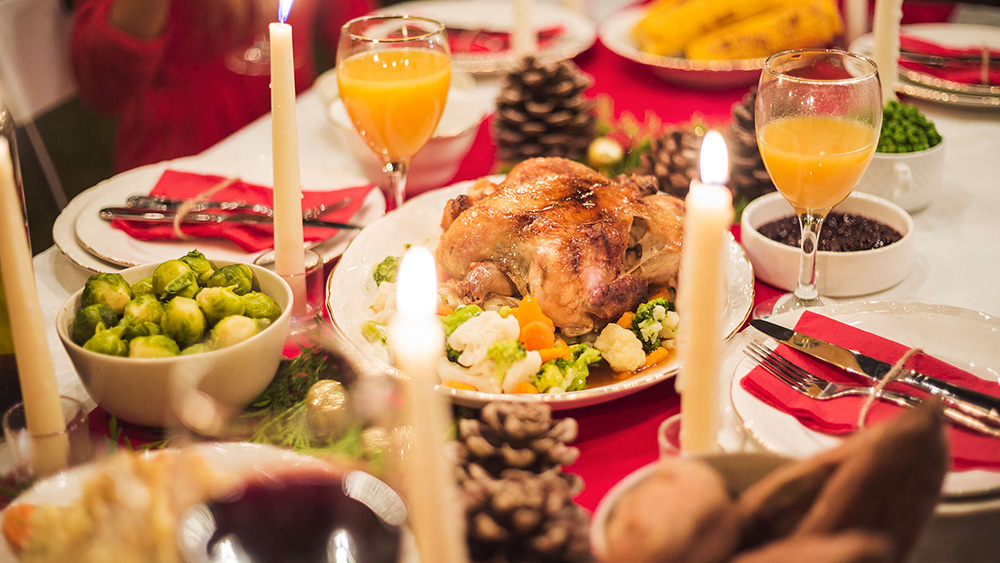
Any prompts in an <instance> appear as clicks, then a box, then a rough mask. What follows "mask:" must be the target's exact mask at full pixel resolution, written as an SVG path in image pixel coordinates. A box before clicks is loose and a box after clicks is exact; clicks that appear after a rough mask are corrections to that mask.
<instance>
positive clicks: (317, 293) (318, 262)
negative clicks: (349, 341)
mask: <svg viewBox="0 0 1000 563" xmlns="http://www.w3.org/2000/svg"><path fill="white" fill-rule="evenodd" d="M302 252H303V263H304V264H305V271H304V272H302V273H299V274H278V275H279V276H281V278H282V279H283V280H285V281H286V282H288V285H290V286H292V288H293V290H294V288H296V287H297V286H303V285H304V286H305V300H306V303H305V305H304V306H300V305H299V304H294V305H293V306H292V323H291V327H290V328H289V332H290V333H291V334H298V333H300V332H303V331H305V330H308V329H311V328H313V327H315V324H316V323H315V317H316V315H317V314H319V313H320V312H321V311H322V310H323V298H324V297H325V293H324V288H323V258H322V257H321V256H320V255H319V254H318V253H316V251H314V250H310V249H303V251H302ZM253 263H254V264H255V265H257V266H260V267H261V268H265V269H267V270H270V271H272V272H275V273H278V272H277V270H276V269H275V261H274V251H273V250H270V251H268V252H265V253H264V254H261V255H260V256H258V257H257V259H255V260H254V261H253ZM296 298H298V295H297V294H296Z"/></svg>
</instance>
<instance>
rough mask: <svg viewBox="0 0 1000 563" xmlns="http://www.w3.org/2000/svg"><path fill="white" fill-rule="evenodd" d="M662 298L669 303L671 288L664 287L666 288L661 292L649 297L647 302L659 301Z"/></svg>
mask: <svg viewBox="0 0 1000 563" xmlns="http://www.w3.org/2000/svg"><path fill="white" fill-rule="evenodd" d="M661 297H662V298H664V299H666V300H667V301H669V300H670V288H669V287H664V288H662V289H660V290H659V291H657V292H655V293H653V294H652V295H650V296H649V299H647V300H646V301H652V300H653V299H659V298H661Z"/></svg>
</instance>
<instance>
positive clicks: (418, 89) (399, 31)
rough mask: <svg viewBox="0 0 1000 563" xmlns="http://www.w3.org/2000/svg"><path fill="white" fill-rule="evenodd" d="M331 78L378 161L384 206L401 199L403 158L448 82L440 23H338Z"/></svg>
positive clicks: (441, 101)
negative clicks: (383, 180) (334, 77)
mask: <svg viewBox="0 0 1000 563" xmlns="http://www.w3.org/2000/svg"><path fill="white" fill-rule="evenodd" d="M337 82H338V84H339V87H340V97H341V99H342V100H343V102H344V107H345V108H346V109H347V115H348V116H349V117H350V119H351V123H353V124H354V128H355V129H356V130H357V131H358V133H360V134H361V137H362V138H363V139H364V141H365V143H366V144H367V145H368V146H369V147H370V148H371V149H372V150H373V151H375V154H377V155H378V156H379V158H381V159H382V163H383V164H384V165H385V166H384V168H383V170H384V171H385V173H386V175H387V180H388V182H387V184H386V189H387V193H386V194H385V195H386V206H387V209H394V208H396V207H399V206H400V205H401V204H402V203H403V196H404V193H405V190H406V170H407V166H408V164H409V161H410V158H412V157H413V155H414V154H416V152H417V151H418V150H420V148H421V147H422V146H424V144H425V143H426V142H427V141H428V140H429V139H430V138H431V135H433V133H434V129H435V128H437V125H438V121H440V119H441V113H442V112H443V111H444V105H445V101H446V99H447V97H448V87H449V85H450V82H451V55H450V53H449V50H448V41H447V38H446V37H445V29H444V24H442V23H441V22H438V21H435V20H432V19H429V18H423V17H418V16H407V15H384V16H383V15H376V16H365V17H361V18H356V19H353V20H351V21H349V22H347V23H346V24H344V27H343V29H342V30H341V35H340V44H339V46H338V48H337Z"/></svg>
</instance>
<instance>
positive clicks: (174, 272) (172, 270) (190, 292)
mask: <svg viewBox="0 0 1000 563" xmlns="http://www.w3.org/2000/svg"><path fill="white" fill-rule="evenodd" d="M199 289H201V288H199V287H198V276H196V275H195V273H194V271H192V270H191V268H190V267H188V265H187V264H185V263H184V262H181V261H180V260H167V261H166V262H164V263H162V264H160V265H159V266H157V267H156V269H155V270H153V293H154V294H155V295H156V296H157V297H159V298H160V299H163V300H167V299H170V298H171V297H194V296H195V295H197V293H198V290H199Z"/></svg>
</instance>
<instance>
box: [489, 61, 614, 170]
mask: <svg viewBox="0 0 1000 563" xmlns="http://www.w3.org/2000/svg"><path fill="white" fill-rule="evenodd" d="M590 83H591V80H590V77H588V76H587V75H586V74H584V73H583V72H582V71H580V69H579V68H577V66H576V65H575V64H573V62H571V61H569V60H563V61H558V62H552V63H542V62H541V61H539V60H537V59H536V58H534V57H525V58H524V59H521V61H520V62H519V63H518V64H517V66H516V67H515V68H513V69H512V70H511V71H510V72H509V73H507V74H506V75H505V76H504V77H503V79H502V80H501V87H500V95H499V96H498V97H497V115H496V118H495V119H494V120H493V128H494V129H493V134H494V137H495V141H496V145H497V157H498V158H499V159H500V161H502V162H506V163H509V164H516V163H518V162H520V161H522V160H524V159H527V158H532V157H536V156H561V157H565V158H569V159H573V160H577V159H579V158H581V157H582V156H583V155H584V154H586V152H587V147H588V146H589V145H590V142H591V141H592V140H593V139H594V137H595V135H596V134H595V129H596V123H597V119H596V117H595V116H594V112H593V104H592V103H591V102H590V101H589V100H587V99H586V98H584V97H583V91H584V90H585V89H586V88H587V87H589V86H590Z"/></svg>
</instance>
